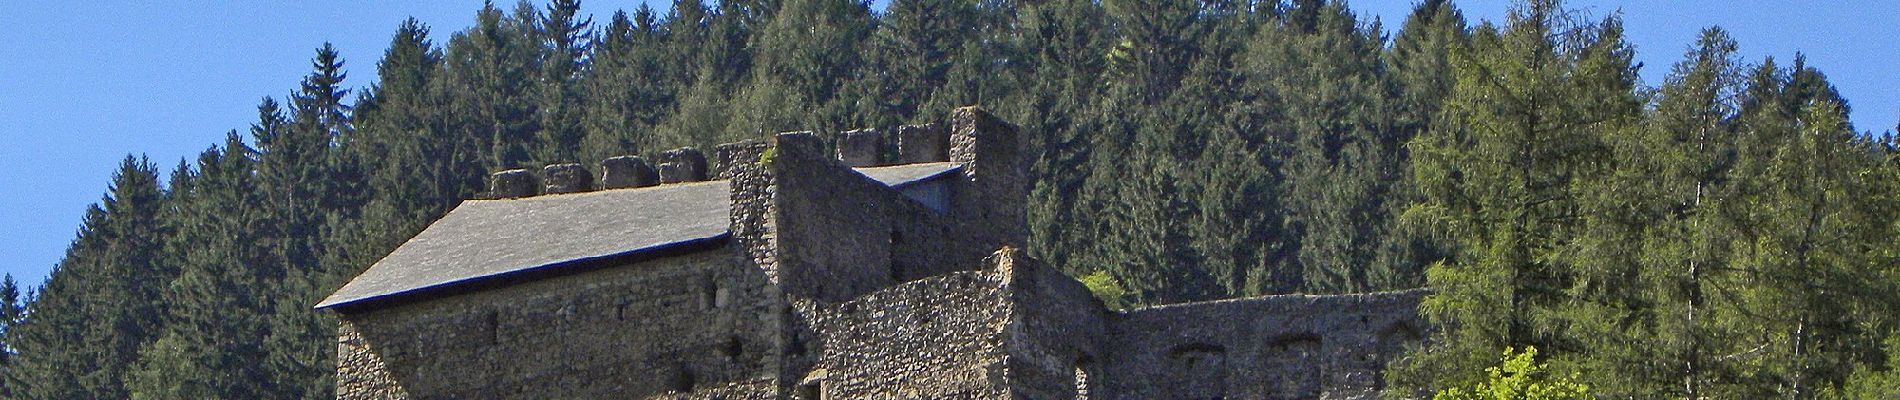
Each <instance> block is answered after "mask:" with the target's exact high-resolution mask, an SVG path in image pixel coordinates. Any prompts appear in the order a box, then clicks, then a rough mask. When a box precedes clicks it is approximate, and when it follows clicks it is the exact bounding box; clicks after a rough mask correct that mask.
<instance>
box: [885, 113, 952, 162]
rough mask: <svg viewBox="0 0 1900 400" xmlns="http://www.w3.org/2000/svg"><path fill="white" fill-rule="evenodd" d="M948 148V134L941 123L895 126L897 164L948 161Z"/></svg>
mask: <svg viewBox="0 0 1900 400" xmlns="http://www.w3.org/2000/svg"><path fill="white" fill-rule="evenodd" d="M949 148H950V135H949V133H946V132H944V131H943V124H941V123H935V122H932V123H929V124H924V125H904V126H900V127H897V163H898V164H916V163H928V162H941V161H950V154H949V153H948V152H947V151H946V150H947V149H949Z"/></svg>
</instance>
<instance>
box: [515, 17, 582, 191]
mask: <svg viewBox="0 0 1900 400" xmlns="http://www.w3.org/2000/svg"><path fill="white" fill-rule="evenodd" d="M523 4H526V3H525V2H524V3H523ZM580 9H581V2H580V0H554V1H553V2H552V3H549V4H548V6H547V11H546V12H544V13H540V15H539V17H538V18H537V19H536V20H535V21H534V22H535V23H536V24H538V26H537V27H536V28H535V29H534V39H535V41H536V42H538V44H539V46H540V47H539V50H540V51H539V53H540V54H541V55H540V57H541V58H542V60H541V61H540V65H541V72H540V74H539V75H540V77H541V81H542V84H541V87H540V88H539V90H540V101H541V104H540V106H539V107H537V108H536V111H538V112H539V113H540V128H541V129H540V131H538V132H537V135H539V136H538V138H539V142H540V143H539V144H540V147H539V148H538V149H539V151H538V152H537V154H536V156H535V159H536V160H537V161H540V162H541V163H543V164H551V163H560V162H577V161H584V160H580V159H578V158H577V157H579V156H580V150H581V138H582V136H583V134H584V133H583V132H582V130H581V115H582V109H581V104H582V93H581V90H582V89H581V80H582V77H583V76H584V75H585V74H586V73H587V70H586V64H585V63H584V61H585V57H586V56H587V54H588V52H589V51H590V50H589V49H590V48H592V47H593V40H594V39H593V31H592V28H590V27H589V25H592V24H593V21H594V20H593V18H591V17H589V18H587V19H580V16H579V13H580Z"/></svg>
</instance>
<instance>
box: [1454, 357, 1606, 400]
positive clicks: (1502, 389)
mask: <svg viewBox="0 0 1900 400" xmlns="http://www.w3.org/2000/svg"><path fill="white" fill-rule="evenodd" d="M1546 367H1547V366H1546V365H1544V364H1539V363H1538V362H1537V348H1536V347H1525V348H1524V351H1523V352H1518V351H1516V350H1514V349H1511V348H1508V347H1507V348H1505V349H1504V358H1503V360H1501V361H1500V362H1499V364H1498V365H1497V366H1493V367H1489V368H1485V369H1484V372H1485V380H1484V381H1483V382H1478V384H1477V385H1476V386H1473V387H1471V388H1470V389H1464V388H1450V389H1445V390H1444V391H1441V392H1438V394H1434V395H1432V400H1587V399H1594V398H1595V397H1592V396H1591V395H1590V386H1589V385H1585V384H1582V383H1579V382H1577V378H1576V377H1575V376H1571V377H1567V378H1566V377H1550V376H1548V375H1549V374H1550V373H1549V372H1548V371H1546V370H1545V369H1546Z"/></svg>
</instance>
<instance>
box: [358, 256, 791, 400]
mask: <svg viewBox="0 0 1900 400" xmlns="http://www.w3.org/2000/svg"><path fill="white" fill-rule="evenodd" d="M739 266H740V264H739V262H738V260H735V259H734V257H733V253H732V252H728V251H720V250H714V251H704V252H698V253H692V254H687V255H681V256H675V257H668V258H662V259H656V260H648V261H644V262H640V263H637V264H635V265H624V266H616V267H610V268H603V269H598V270H594V271H590V272H585V273H580V274H575V275H568V276H563V277H556V278H549V279H544V280H539V281H532V282H526V283H520V284H515V285H511V286H505V287H499V288H495V289H490V290H484V291H479V292H471V293H466V294H459V295H454V296H449V297H444V298H438V299H432V300H429V301H423V302H415V303H408V304H403V305H396V306H393V307H389V308H382V309H377V310H373V311H366V312H361V313H345V314H343V315H342V327H341V329H340V332H342V334H341V335H339V341H338V353H339V354H338V356H339V357H338V359H339V366H338V369H337V393H338V398H341V399H401V398H420V399H426V398H643V397H655V396H658V397H678V396H689V395H693V394H694V393H725V394H727V396H726V397H732V398H747V397H752V398H759V397H768V396H770V395H772V394H773V393H772V392H770V390H772V388H773V387H774V386H773V385H772V382H773V381H774V378H775V374H774V373H773V372H772V363H773V360H772V357H771V356H772V352H771V351H770V347H771V346H772V343H774V342H775V341H776V340H777V338H775V337H774V333H775V332H774V331H772V330H769V329H763V328H762V325H766V324H769V323H770V320H771V316H772V314H773V313H774V312H777V311H778V310H779V308H777V304H781V303H780V300H778V299H773V298H770V297H769V296H768V293H767V289H768V288H767V284H766V282H765V278H764V276H763V274H762V273H759V272H757V270H751V269H744V268H739ZM760 391H766V392H764V393H760ZM742 393H754V394H756V395H757V396H740V395H738V394H742Z"/></svg>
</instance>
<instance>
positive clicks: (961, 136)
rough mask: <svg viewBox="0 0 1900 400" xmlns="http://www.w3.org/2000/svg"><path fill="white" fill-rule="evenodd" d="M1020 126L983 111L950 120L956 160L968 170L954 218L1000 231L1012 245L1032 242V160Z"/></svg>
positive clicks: (966, 111) (961, 111)
mask: <svg viewBox="0 0 1900 400" xmlns="http://www.w3.org/2000/svg"><path fill="white" fill-rule="evenodd" d="M1022 154H1023V152H1022V139H1021V138H1020V137H1019V136H1018V134H1017V132H1016V127H1015V126H1014V125H1010V124H1009V123H1008V122H1004V121H1003V120H1002V119H999V118H996V116H994V115H990V113H989V112H987V111H983V109H981V108H978V107H963V108H958V109H956V111H954V112H952V113H951V115H950V161H951V162H956V163H961V164H963V165H964V167H963V177H964V180H965V182H964V189H963V190H958V191H956V192H955V196H956V200H955V201H954V202H953V203H954V204H953V205H952V207H951V211H950V214H951V216H952V217H954V218H956V219H959V220H964V221H974V222H975V223H978V224H982V225H984V226H988V227H989V228H990V230H991V231H994V232H1000V233H1001V234H1002V235H1003V237H1005V238H1007V239H1008V240H1009V243H1011V244H1015V245H1017V246H1022V245H1023V244H1024V243H1026V242H1027V241H1028V240H1029V223H1028V215H1029V211H1028V208H1026V207H1025V202H1024V200H1023V199H1027V198H1029V169H1028V162H1029V161H1028V160H1025V159H1024V158H1023V156H1022Z"/></svg>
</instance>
